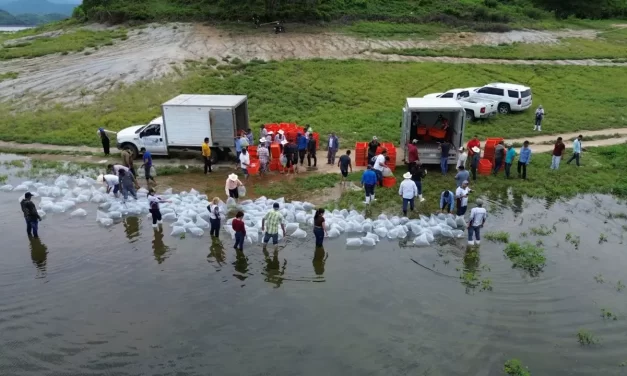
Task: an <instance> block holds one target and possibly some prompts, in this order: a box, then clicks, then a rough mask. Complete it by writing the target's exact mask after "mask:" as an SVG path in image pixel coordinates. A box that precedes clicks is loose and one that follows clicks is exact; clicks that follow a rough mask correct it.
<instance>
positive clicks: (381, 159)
mask: <svg viewBox="0 0 627 376" xmlns="http://www.w3.org/2000/svg"><path fill="white" fill-rule="evenodd" d="M387 154H388V151H387V150H385V149H383V151H382V152H381V154H379V155H377V157H376V158H375V160H374V166H373V169H374V172H375V174H377V181H378V182H379V187H383V169H385V168H386V167H387V166H386V165H385V157H387Z"/></svg>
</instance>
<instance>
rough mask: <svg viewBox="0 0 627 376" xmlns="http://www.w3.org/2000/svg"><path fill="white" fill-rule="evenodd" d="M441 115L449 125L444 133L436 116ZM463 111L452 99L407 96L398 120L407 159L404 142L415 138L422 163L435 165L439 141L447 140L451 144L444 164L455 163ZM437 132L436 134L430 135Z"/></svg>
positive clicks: (462, 127)
mask: <svg viewBox="0 0 627 376" xmlns="http://www.w3.org/2000/svg"><path fill="white" fill-rule="evenodd" d="M440 115H442V117H443V118H444V119H446V120H447V121H448V124H449V128H448V130H447V131H446V132H444V135H442V137H440V134H439V133H442V131H441V128H442V123H441V122H438V117H439V116H440ZM465 123H466V112H465V110H464V108H463V107H462V106H461V105H460V104H459V103H458V102H457V101H456V100H455V99H443V98H407V101H406V103H405V107H404V108H403V120H402V122H401V146H402V147H403V151H404V152H405V154H404V156H405V160H406V159H407V143H409V142H411V141H412V140H414V139H416V140H418V153H419V155H420V161H421V162H422V163H423V164H439V163H440V156H441V152H440V150H439V149H438V146H439V144H440V143H441V142H442V141H444V140H447V141H448V142H450V143H451V144H452V147H451V149H450V152H449V155H448V163H449V164H455V163H456V162H457V149H458V148H459V147H460V146H462V145H464V128H465ZM433 135H437V136H433Z"/></svg>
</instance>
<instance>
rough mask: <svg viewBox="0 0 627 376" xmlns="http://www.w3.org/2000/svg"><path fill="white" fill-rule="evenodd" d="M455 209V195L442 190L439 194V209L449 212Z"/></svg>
mask: <svg viewBox="0 0 627 376" xmlns="http://www.w3.org/2000/svg"><path fill="white" fill-rule="evenodd" d="M454 210H455V195H454V194H453V192H451V191H442V193H441V194H440V211H441V212H447V213H451V212H453V211H454Z"/></svg>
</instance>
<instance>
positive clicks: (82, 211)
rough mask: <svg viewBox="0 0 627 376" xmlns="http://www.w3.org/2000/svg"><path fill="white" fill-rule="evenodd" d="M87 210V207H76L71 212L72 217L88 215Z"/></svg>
mask: <svg viewBox="0 0 627 376" xmlns="http://www.w3.org/2000/svg"><path fill="white" fill-rule="evenodd" d="M86 216H87V211H85V209H76V210H74V211H73V212H72V213H70V217H86Z"/></svg>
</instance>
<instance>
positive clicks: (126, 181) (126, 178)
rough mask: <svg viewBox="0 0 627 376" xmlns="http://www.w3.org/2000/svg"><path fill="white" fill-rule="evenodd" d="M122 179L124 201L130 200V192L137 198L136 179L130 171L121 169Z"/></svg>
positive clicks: (119, 173) (119, 174)
mask: <svg viewBox="0 0 627 376" xmlns="http://www.w3.org/2000/svg"><path fill="white" fill-rule="evenodd" d="M118 177H119V179H120V188H122V196H123V197H124V201H126V200H128V195H129V193H130V194H131V196H133V198H134V199H135V200H137V192H136V191H135V181H134V180H135V179H134V178H133V174H132V173H131V172H130V171H125V170H120V171H119V172H118Z"/></svg>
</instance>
